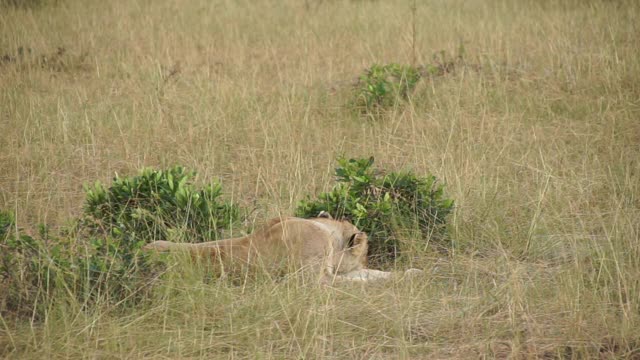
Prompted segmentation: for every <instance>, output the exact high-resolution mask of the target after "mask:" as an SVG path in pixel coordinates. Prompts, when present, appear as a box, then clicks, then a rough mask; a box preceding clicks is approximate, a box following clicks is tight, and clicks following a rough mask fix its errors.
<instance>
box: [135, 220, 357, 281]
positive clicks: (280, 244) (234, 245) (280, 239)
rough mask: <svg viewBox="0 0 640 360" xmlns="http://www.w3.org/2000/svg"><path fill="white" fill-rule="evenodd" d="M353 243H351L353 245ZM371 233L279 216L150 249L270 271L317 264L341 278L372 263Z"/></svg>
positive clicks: (322, 270) (340, 224) (148, 247)
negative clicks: (234, 234) (215, 236)
mask: <svg viewBox="0 0 640 360" xmlns="http://www.w3.org/2000/svg"><path fill="white" fill-rule="evenodd" d="M350 243H351V246H349V244H350ZM367 247H368V245H367V235H366V234H365V233H363V232H361V231H360V230H358V228H356V227H355V226H353V225H352V224H351V223H349V222H347V221H338V220H334V219H331V218H329V217H318V218H313V219H301V218H294V217H287V218H275V219H272V220H270V221H268V222H267V224H265V225H264V226H263V227H262V228H260V229H259V230H257V231H255V232H254V233H252V234H250V235H247V236H244V237H239V238H232V239H225V240H218V241H211V242H206V243H198V244H190V243H173V242H170V241H155V242H153V243H150V244H148V245H146V246H145V247H144V249H145V250H157V251H169V250H182V251H187V252H189V253H191V254H192V255H193V256H194V257H201V258H202V257H205V258H206V257H208V258H209V259H210V260H211V261H214V262H220V263H223V264H233V263H241V264H245V265H250V266H258V267H261V268H265V269H267V270H269V271H272V270H274V268H276V267H282V266H289V267H291V269H290V270H298V269H302V268H307V269H308V268H311V269H313V270H314V271H317V272H318V273H319V274H321V275H324V276H329V277H335V276H338V275H341V274H346V273H349V272H352V271H357V270H361V269H364V268H366V265H367Z"/></svg>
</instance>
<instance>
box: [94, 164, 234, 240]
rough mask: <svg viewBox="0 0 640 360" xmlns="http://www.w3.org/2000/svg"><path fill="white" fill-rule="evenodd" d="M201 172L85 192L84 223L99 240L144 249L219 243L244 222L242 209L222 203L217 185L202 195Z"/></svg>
mask: <svg viewBox="0 0 640 360" xmlns="http://www.w3.org/2000/svg"><path fill="white" fill-rule="evenodd" d="M194 176H195V172H189V171H185V170H184V169H183V168H182V167H174V168H171V169H168V170H165V171H163V170H152V169H145V170H143V171H142V172H141V173H140V175H138V176H133V177H125V178H121V177H118V176H116V177H115V178H114V179H113V183H112V184H111V186H110V187H108V188H107V187H105V186H104V185H102V184H101V183H100V182H96V183H95V184H94V185H93V186H85V191H86V203H85V208H84V213H85V219H84V223H85V224H86V225H88V226H89V227H90V228H91V229H92V230H93V234H107V235H109V236H112V237H114V238H117V239H122V240H123V241H125V242H127V243H131V244H124V243H123V244H121V245H123V246H125V247H134V248H139V247H140V246H142V245H143V244H144V243H146V242H149V241H153V240H158V239H161V240H172V239H176V237H178V238H182V239H185V240H188V241H189V242H202V241H209V240H215V239H216V238H218V236H219V235H221V231H222V230H223V229H226V228H228V227H230V226H231V225H232V224H233V223H234V222H236V221H237V220H238V218H239V209H238V207H237V206H235V205H233V204H231V203H229V202H226V201H222V200H221V199H220V197H221V193H222V188H221V186H220V184H218V183H213V184H210V185H207V186H205V187H204V188H202V189H196V188H195V186H194V185H193V184H192V183H191V180H192V178H193V177H194Z"/></svg>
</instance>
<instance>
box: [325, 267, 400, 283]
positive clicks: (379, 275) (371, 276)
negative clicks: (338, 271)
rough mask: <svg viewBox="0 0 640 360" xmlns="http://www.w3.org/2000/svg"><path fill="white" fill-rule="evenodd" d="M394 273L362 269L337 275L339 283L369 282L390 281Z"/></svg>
mask: <svg viewBox="0 0 640 360" xmlns="http://www.w3.org/2000/svg"><path fill="white" fill-rule="evenodd" d="M391 276H392V273H390V272H388V271H380V270H374V269H360V270H354V271H351V272H348V273H346V274H342V275H336V276H335V280H337V281H351V282H369V281H376V280H386V279H390V278H391Z"/></svg>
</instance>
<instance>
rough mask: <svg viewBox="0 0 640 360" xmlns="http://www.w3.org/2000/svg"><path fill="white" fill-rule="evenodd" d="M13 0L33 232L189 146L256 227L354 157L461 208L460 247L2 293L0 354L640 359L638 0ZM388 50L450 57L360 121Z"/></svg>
mask: <svg viewBox="0 0 640 360" xmlns="http://www.w3.org/2000/svg"><path fill="white" fill-rule="evenodd" d="M8 3H13V2H12V1H5V2H2V1H0V4H4V5H0V130H1V131H0V209H2V210H5V211H10V212H11V213H13V215H14V216H15V219H16V225H17V227H20V228H23V229H25V231H27V232H28V231H32V232H37V225H36V224H48V225H49V226H50V228H51V229H53V230H52V231H55V230H56V229H59V228H63V227H65V226H67V225H68V223H69V221H70V219H73V218H75V217H77V216H79V214H80V213H81V212H82V208H83V201H84V197H85V194H84V191H83V187H82V186H83V184H85V183H93V182H95V181H96V180H100V181H103V182H106V183H108V182H109V181H110V179H111V178H112V177H113V176H114V174H116V173H117V174H120V175H131V174H136V173H138V171H139V170H140V169H142V168H144V167H154V168H166V167H170V166H173V165H176V164H179V165H182V166H185V167H187V168H190V169H194V170H196V171H197V173H198V177H197V181H198V182H200V183H206V182H208V181H210V180H211V179H218V180H220V182H221V184H222V186H223V189H224V195H225V196H226V197H227V198H229V199H233V200H234V201H236V202H238V203H240V204H241V205H242V206H244V207H246V208H248V209H251V214H250V217H249V219H248V220H247V221H248V222H253V221H256V222H259V221H262V220H264V219H268V218H269V217H273V216H279V215H291V214H292V213H293V211H294V209H295V207H296V204H297V202H298V201H300V200H301V199H303V198H304V197H305V196H306V195H308V194H317V193H319V192H321V191H326V190H328V189H329V188H330V187H331V185H332V183H333V167H334V166H335V159H336V157H338V156H340V155H344V156H347V157H369V156H374V157H375V159H376V163H377V164H379V165H380V166H384V167H385V168H387V169H411V170H413V171H414V172H415V173H417V174H433V175H435V176H436V177H437V178H438V179H440V180H441V181H442V182H443V183H445V184H446V193H447V195H448V196H449V197H451V198H453V199H455V204H456V205H455V211H454V213H453V214H451V215H450V217H449V237H450V239H451V246H450V249H449V251H447V252H442V251H437V250H433V249H431V248H430V246H429V243H428V242H427V241H426V240H425V239H406V241H405V245H406V247H407V248H410V249H412V251H413V255H412V256H410V257H407V258H406V260H404V261H401V262H399V263H398V264H397V265H396V266H397V268H398V270H402V269H404V268H407V267H409V266H412V267H418V268H421V269H424V270H425V274H424V275H423V276H419V277H415V278H412V279H410V280H409V279H404V280H396V281H391V282H387V283H382V284H374V285H368V286H361V285H354V286H351V285H342V286H335V287H322V286H314V285H310V284H305V283H303V282H300V281H295V280H291V281H288V280H281V279H280V280H272V279H270V278H268V277H265V278H264V279H254V280H252V281H246V282H243V283H242V285H238V284H237V283H234V282H229V281H225V280H224V279H223V280H219V281H215V280H211V279H208V280H207V279H206V276H203V274H202V273H201V272H200V271H199V269H198V268H197V267H194V266H191V265H190V262H189V261H183V262H182V263H179V264H180V266H175V267H174V268H172V269H169V271H168V272H167V273H166V274H165V276H163V277H162V278H161V279H160V280H158V281H159V282H161V284H160V285H158V286H157V289H155V291H152V292H150V293H148V294H147V295H146V296H148V298H147V299H146V300H145V301H143V302H141V303H140V304H139V305H137V306H124V305H123V303H106V302H105V303H101V302H96V303H95V304H91V306H85V305H86V304H82V303H78V302H75V301H74V300H73V299H74V298H75V297H74V296H73V294H71V293H70V291H64V289H63V290H61V291H58V292H56V295H55V297H54V298H53V299H49V301H48V302H47V303H46V304H44V311H43V315H41V316H35V315H34V316H29V315H28V314H27V316H25V315H24V314H14V313H11V312H10V311H3V312H1V313H0V357H3V358H5V357H6V358H31V359H37V358H52V359H53V358H55V359H57V358H139V357H151V358H275V359H279V358H363V359H369V358H422V359H436V358H443V359H446V358H478V357H480V358H575V359H579V358H607V359H608V358H611V359H613V358H640V331H639V330H638V329H640V242H639V241H640V238H639V237H640V3H638V2H637V1H632V0H629V1H623V0H621V1H604V0H602V1H595V0H594V1H591V0H589V1H578V0H569V1H558V2H556V1H535V2H534V1H515V0H514V1H508V0H502V1H499V0H496V1H475V0H472V1H457V0H454V1H426V0H425V1H422V0H418V1H416V2H415V4H414V2H412V1H400V0H389V1H382V0H378V1H355V0H353V1H347V0H343V1H339V0H333V1H329V0H326V1H320V0H318V1H314V0H307V1H294V0H283V1H202V0H194V1H189V2H182V1H175V0H157V1H76V0H59V1H56V2H51V3H49V2H46V1H42V2H37V1H36V3H42V4H35V5H33V6H31V5H30V6H14V5H10V4H9V5H7V4H8ZM386 63H400V64H409V65H414V66H420V65H429V64H431V65H432V66H436V67H438V66H439V69H441V70H443V71H437V72H434V73H432V74H431V75H430V76H424V77H423V78H422V79H421V80H420V82H419V83H418V84H417V87H416V89H415V90H414V91H413V92H412V93H411V95H410V96H409V99H408V100H406V101H405V100H402V101H399V102H398V103H397V104H396V106H392V107H390V108H388V109H386V110H385V112H384V113H383V114H380V115H378V116H375V117H367V116H361V115H359V114H358V113H357V112H354V109H353V108H352V103H351V102H350V100H349V97H350V96H351V93H352V91H351V89H352V86H353V83H354V80H355V79H357V78H358V76H359V75H361V74H362V73H363V71H364V70H365V69H367V68H369V67H370V66H372V65H374V64H386ZM445 70H446V71H445ZM78 241H79V240H78ZM425 244H427V245H426V246H425ZM0 251H2V250H1V249H0ZM178 267H183V268H184V269H183V270H179V269H178ZM2 289H3V288H2V287H1V286H0V292H2ZM2 298H3V295H2V294H1V293H0V299H2ZM0 304H2V301H1V300H0ZM36 305H38V306H39V307H40V308H42V306H43V304H33V306H34V308H35V307H36ZM1 309H2V308H1V307H0V310H1Z"/></svg>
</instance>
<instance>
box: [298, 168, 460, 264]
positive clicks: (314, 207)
mask: <svg viewBox="0 0 640 360" xmlns="http://www.w3.org/2000/svg"><path fill="white" fill-rule="evenodd" d="M373 161H374V160H373V157H372V158H369V159H357V160H356V159H350V160H346V159H344V158H341V159H338V164H339V166H338V167H337V168H336V171H335V175H336V179H337V181H338V183H337V184H336V185H335V186H334V187H333V189H332V190H331V191H330V192H327V193H322V194H320V195H319V196H318V198H317V199H315V200H312V199H310V198H307V199H306V200H303V201H301V202H300V203H299V204H298V207H297V209H296V215H297V216H301V217H313V216H316V215H317V214H318V213H319V212H320V211H327V212H329V213H330V214H331V215H333V216H334V217H337V218H346V219H348V220H350V221H351V222H353V223H354V224H355V225H356V226H358V227H359V228H360V229H361V230H363V231H365V232H367V233H368V235H369V241H370V243H369V255H370V257H371V258H373V259H374V261H377V262H381V263H385V262H389V261H392V260H393V259H395V256H396V254H397V252H398V250H399V239H400V238H401V237H403V236H419V237H420V238H423V239H425V242H426V241H432V243H433V244H436V245H440V246H447V245H448V244H447V243H446V242H447V237H446V232H445V231H446V229H445V223H446V217H447V215H448V214H449V213H450V212H451V210H452V209H453V200H451V199H447V198H446V197H445V196H444V187H443V185H438V184H437V181H436V178H435V177H434V176H426V177H418V176H416V175H414V174H413V173H411V172H408V171H405V172H391V173H388V174H386V175H385V174H383V173H382V172H380V171H377V170H376V169H374V167H373Z"/></svg>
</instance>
